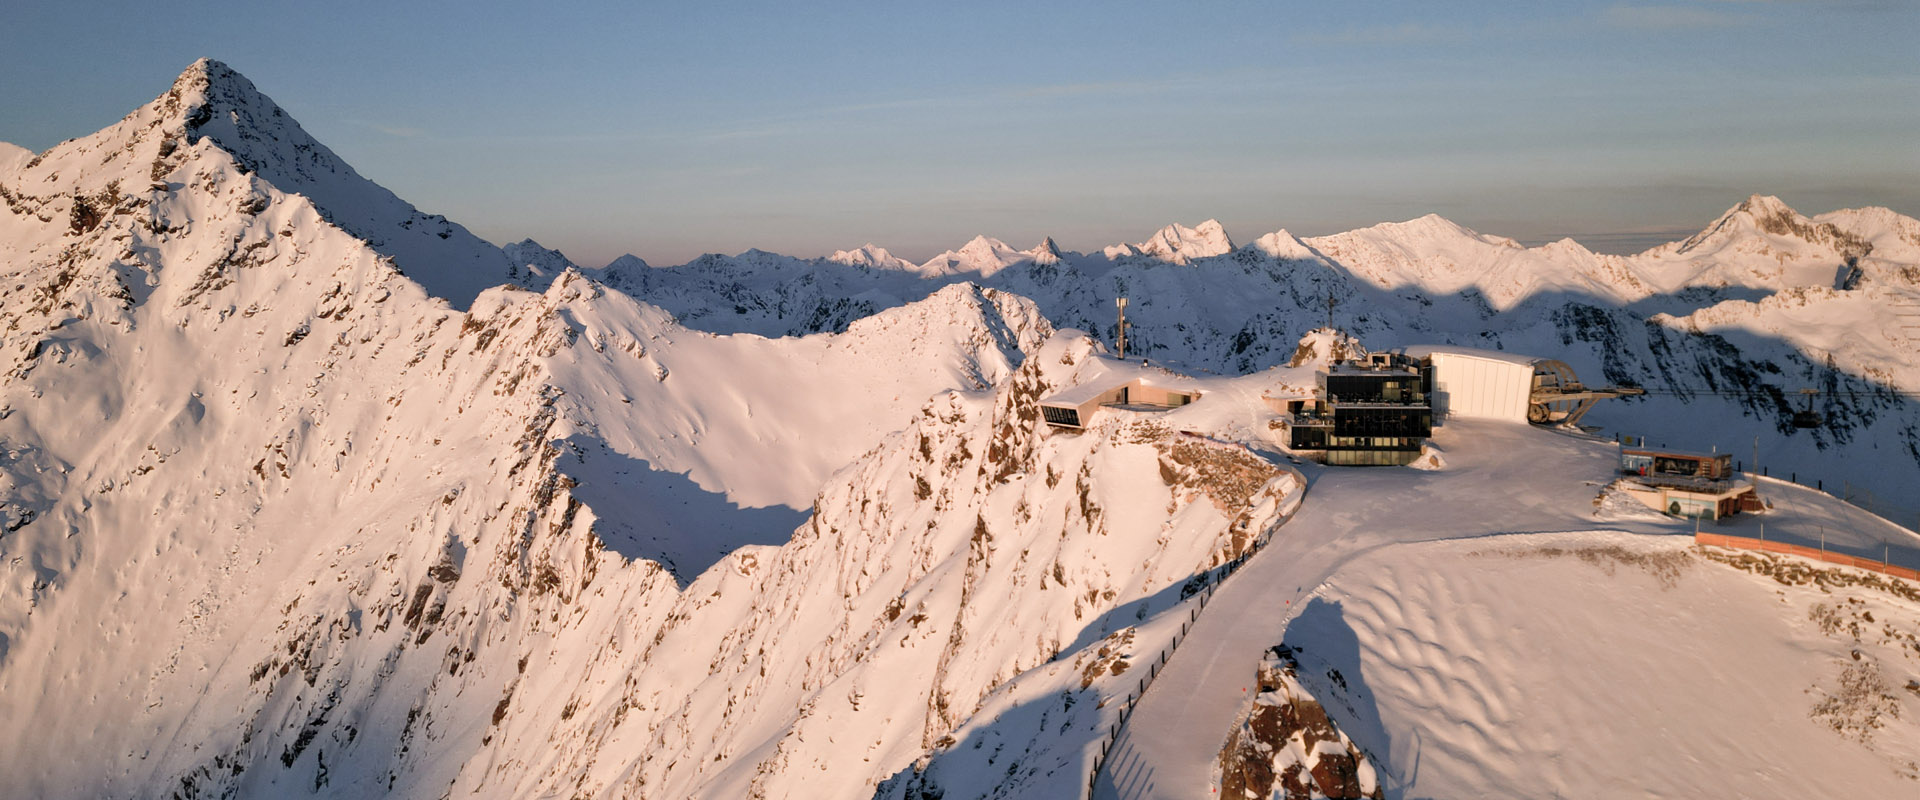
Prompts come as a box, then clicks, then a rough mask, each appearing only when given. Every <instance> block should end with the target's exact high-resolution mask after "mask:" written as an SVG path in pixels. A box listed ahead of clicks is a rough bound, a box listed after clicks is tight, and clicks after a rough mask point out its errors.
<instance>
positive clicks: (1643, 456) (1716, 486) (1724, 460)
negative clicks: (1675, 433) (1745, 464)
mask: <svg viewBox="0 0 1920 800" xmlns="http://www.w3.org/2000/svg"><path fill="white" fill-rule="evenodd" d="M1620 473H1621V474H1622V475H1624V476H1626V479H1625V480H1624V481H1622V482H1621V484H1620V486H1621V488H1622V489H1624V490H1625V491H1626V493H1627V494H1628V495H1631V496H1632V497H1633V498H1635V499H1637V500H1639V501H1640V502H1642V503H1645V504H1647V506H1648V507H1650V508H1654V509H1658V510H1660V511H1664V512H1666V513H1668V514H1672V515H1674V516H1676V517H1687V518H1690V519H1708V520H1719V519H1725V518H1727V517H1730V516H1733V515H1734V514H1738V513H1740V512H1742V511H1763V510H1765V509H1766V503H1765V502H1764V501H1763V500H1761V498H1760V495H1759V494H1758V493H1757V492H1755V491H1754V484H1753V481H1752V479H1741V478H1740V477H1739V476H1738V474H1737V473H1735V472H1734V471H1733V456H1732V455H1730V454H1727V453H1689V452H1685V451H1680V450H1657V449H1647V448H1636V447H1623V448H1621V449H1620Z"/></svg>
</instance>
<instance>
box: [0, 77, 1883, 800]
mask: <svg viewBox="0 0 1920 800" xmlns="http://www.w3.org/2000/svg"><path fill="white" fill-rule="evenodd" d="M0 201H4V210H0V272H3V273H4V274H3V275H0V308H4V312H5V326H4V329H0V797H49V798H64V797H130V798H148V797H155V798H158V797H168V798H236V797H239V798H256V797H284V796H307V795H314V796H325V797H353V798H359V797H369V796H395V797H422V798H441V797H470V796H479V797H636V798H637V797H647V798H747V797H751V798H901V799H903V800H904V799H905V798H916V799H919V800H929V799H930V798H945V800H959V798H985V797H1022V798H1061V797H1080V796H1086V795H1088V794H1091V795H1093V796H1098V797H1123V798H1151V797H1170V798H1171V797H1181V798H1184V797H1206V796H1214V795H1215V794H1217V793H1219V792H1221V791H1222V790H1223V789H1224V790H1231V791H1233V792H1237V793H1239V794H1241V795H1244V796H1249V797H1254V796H1274V797H1292V796H1302V797H1306V796H1325V795H1327V794H1329V793H1332V794H1335V795H1339V794H1359V795H1372V794H1378V795H1380V796H1385V797H1392V798H1400V797H1465V796H1516V797H1536V796H1547V795H1569V796H1591V797H1606V796H1633V797H1640V796H1650V795H1653V796H1704V795H1711V796H1723V795H1738V796H1744V797H1802V796H1809V795H1817V796H1861V797H1865V796H1882V797H1887V796H1902V795H1907V794H1913V793H1920V585H1915V584H1914V583H1911V582H1908V581H1904V580H1902V579H1899V578H1894V577H1888V576H1885V575H1881V574H1879V573H1874V572H1870V571H1866V570H1861V569H1855V568H1851V567H1840V566H1833V565H1830V564H1823V563H1818V562H1815V561H1810V560H1808V559H1803V558H1798V557H1794V556H1783V555H1776V554H1771V553H1755V552H1746V551H1736V550H1729V549H1722V548H1712V547H1696V546H1694V544H1693V539H1692V537H1691V534H1692V533H1693V523H1691V522H1687V523H1682V522H1680V521H1677V520H1672V519H1669V518H1667V517H1665V516H1663V515H1660V514H1657V513H1653V512H1651V511H1649V510H1646V509H1639V510H1635V509H1634V508H1630V507H1628V506H1626V505H1622V504H1621V503H1618V502H1615V500H1617V498H1614V497H1612V496H1610V495H1608V494H1607V493H1606V492H1605V491H1604V489H1605V488H1606V486H1607V484H1608V483H1609V482H1610V481H1611V480H1612V477H1613V473H1614V472H1615V453H1616V446H1615V445H1614V444H1613V443H1612V441H1611V440H1610V439H1606V438H1602V437H1596V436H1591V435H1587V434H1584V433H1581V432H1579V431H1573V430H1563V429H1545V428H1536V427H1532V426H1527V425H1522V424H1517V423H1515V424H1507V423H1495V422H1472V421H1465V420H1460V421H1449V422H1448V423H1447V424H1445V425H1444V426H1442V427H1441V428H1439V429H1438V430H1437V434H1436V437H1435V439H1434V442H1433V448H1434V451H1433V452H1434V457H1433V458H1431V459H1426V460H1424V463H1423V464H1422V466H1423V467H1424V468H1423V469H1406V468H1391V467H1383V468H1370V469H1360V468H1334V467H1322V466H1319V465H1315V464H1311V463H1304V462H1302V461H1300V460H1299V459H1297V458H1295V457H1293V456H1292V454H1290V453H1288V452H1287V451H1286V448H1285V447H1284V446H1283V443H1282V441H1281V438H1280V435H1279V433H1278V432H1277V431H1278V421H1277V417H1276V414H1275V412H1274V411H1273V409H1272V408H1270V407H1269V405H1268V404H1267V403H1266V402H1264V401H1263V396H1266V395H1278V394H1285V393H1286V392H1290V391H1298V390H1299V389H1300V388H1301V387H1306V386H1311V385H1312V384H1313V383H1314V381H1315V374H1316V372H1317V371H1320V370H1324V369H1325V368H1326V367H1327V366H1328V364H1329V358H1330V356H1331V353H1330V351H1331V350H1332V348H1331V347H1329V346H1328V345H1330V344H1331V341H1332V339H1331V336H1330V334H1329V333H1328V332H1327V331H1326V330H1325V328H1327V327H1328V325H1329V323H1330V322H1331V325H1332V326H1333V327H1335V328H1337V329H1339V330H1340V331H1342V332H1343V333H1344V334H1345V335H1347V336H1351V337H1354V338H1355V339H1357V340H1358V341H1359V342H1362V343H1364V344H1365V345H1367V346H1368V347H1372V348H1375V349H1383V348H1390V347H1398V346H1403V345H1413V344H1452V345H1465V346H1472V347H1478V348H1484V349H1494V350H1508V351H1513V352H1516V353H1525V354H1529V355H1534V356H1540V357H1548V358H1556V359H1560V360H1562V361H1565V362H1567V363H1568V364H1570V365H1572V367H1573V368H1574V369H1575V370H1576V371H1577V372H1578V373H1579V374H1580V375H1581V376H1582V377H1583V378H1585V379H1586V380H1587V382H1588V383H1590V384H1594V385H1600V384H1608V385H1624V386H1634V387H1640V388H1643V389H1645V390H1646V394H1645V395H1644V396H1641V397H1634V398H1625V399H1616V400H1608V401H1605V402H1604V403H1602V404H1601V406H1600V407H1599V408H1598V409H1597V410H1595V411H1594V412H1593V413H1592V414H1590V415H1589V416H1588V417H1587V418H1586V420H1585V421H1586V422H1587V423H1588V424H1591V425H1595V426H1599V427H1600V428H1602V429H1604V430H1605V431H1606V432H1607V433H1609V434H1610V433H1627V434H1632V435H1636V436H1645V437H1646V438H1647V439H1648V440H1649V441H1651V442H1657V443H1663V444H1667V445H1671V446H1673V447H1681V448H1689V449H1695V450H1702V451H1704V450H1709V449H1711V448H1718V449H1720V450H1722V451H1730V452H1733V453H1735V454H1737V455H1738V457H1740V458H1742V459H1743V460H1752V459H1756V458H1757V459H1759V461H1760V463H1761V464H1762V465H1763V466H1764V467H1766V469H1767V471H1769V472H1770V473H1771V475H1773V476H1775V477H1792V478H1795V479H1797V480H1798V481H1799V483H1801V484H1814V485H1816V486H1818V487H1820V488H1819V489H1816V488H1812V487H1802V486H1796V485H1794V484H1793V483H1791V482H1787V481H1768V482H1763V487H1762V488H1763V493H1764V494H1765V495H1766V496H1767V497H1768V498H1769V500H1770V501H1771V502H1772V503H1773V506H1774V507H1773V508H1772V509H1771V510H1769V511H1767V512H1765V513H1763V514H1758V515H1747V516H1742V517H1739V518H1736V519H1735V520H1734V521H1731V522H1728V523H1725V524H1723V525H1719V526H1715V527H1714V531H1715V532H1718V533H1726V534H1732V535H1737V536H1761V535H1764V536H1767V537H1769V538H1773V539H1784V540H1788V541H1793V542H1796V543H1800V544H1804V545H1808V546H1812V545H1813V544H1814V543H1816V542H1817V543H1818V544H1819V545H1820V546H1821V547H1822V548H1833V549H1835V550H1839V551H1845V552H1851V553H1854V554H1858V555H1873V556H1876V557H1880V558H1884V559H1888V560H1892V561H1894V562H1900V563H1906V564H1909V565H1920V536H1916V535H1915V534H1914V533H1913V532H1912V530H1911V529H1912V528H1913V527H1915V526H1916V524H1917V523H1920V499H1916V498H1920V488H1916V487H1920V399H1917V398H1920V395H1917V394H1916V393H1920V222H1916V221H1915V220H1914V219H1912V218H1909V217H1906V216H1902V215H1900V214H1898V213H1895V212H1893V211H1890V210H1888V209H1884V208H1866V209H1850V210H1841V211H1834V212H1830V213H1826V214H1821V215H1818V216H1814V217H1807V216H1803V215H1801V214H1800V213H1799V212H1797V211H1794V210H1793V209H1791V208H1789V207H1788V206H1786V205H1785V204H1784V203H1782V202H1781V201H1779V200H1778V199H1775V198H1772V197H1764V196H1754V197H1752V198H1749V199H1747V200H1745V201H1743V202H1740V203H1739V204H1738V205H1736V206H1735V207H1734V208H1732V209H1730V210H1729V211H1728V212H1727V213H1726V214H1725V215H1724V216H1723V217H1721V218H1720V219H1718V220H1715V221H1713V222H1712V223H1711V224H1710V225H1708V226H1707V227H1706V228H1705V229H1704V230H1703V231H1702V232H1701V233H1700V234H1698V235H1696V236H1693V237H1691V238H1689V239H1687V240H1685V241H1682V242H1676V243H1673V244H1669V245H1663V246H1661V247H1657V248H1654V249H1652V250H1649V251H1647V252H1645V253H1641V254H1638V255H1633V256H1611V255H1599V254H1595V253H1592V252H1590V251H1588V250H1586V249H1585V248H1583V247H1581V246H1580V245H1579V244H1577V243H1575V242H1573V241H1571V240H1565V241H1560V242H1555V243H1552V244H1547V245H1544V246H1541V247H1533V248H1528V247H1524V246H1522V245H1520V244H1518V243H1516V242H1514V241H1512V240H1509V239H1504V238H1501V237H1497V236H1489V235H1485V234H1480V233H1476V232H1474V231H1471V230H1467V229H1465V228H1463V227H1461V226H1459V225H1456V224H1454V223H1452V222H1449V221H1447V220H1445V219H1442V218H1440V217H1437V216H1428V217H1423V218H1420V219H1416V220H1411V221H1407V222H1399V223H1388V224H1382V225H1377V226H1374V227H1371V228H1365V229H1361V230H1356V231H1349V232H1346V233H1341V234H1336V235H1332V236H1325V237H1309V238H1299V237H1295V236H1293V235H1291V234H1289V233H1287V232H1286V231H1277V232H1274V233H1270V234H1267V235H1264V236H1261V237H1259V238H1257V239H1255V240H1254V241H1253V242H1252V243H1250V244H1245V245H1240V244H1236V243H1234V242H1233V241H1231V240H1230V239H1229V238H1228V236H1227V233H1226V231H1225V229H1224V228H1223V227H1222V226H1221V225H1220V224H1219V223H1217V222H1213V221H1208V222H1204V223H1201V224H1199V225H1197V226H1194V227H1186V226H1183V225H1171V226H1168V227H1167V228H1165V229H1163V230H1161V231H1158V232H1155V233H1153V234H1151V235H1150V236H1147V237H1146V238H1145V239H1144V240H1143V241H1141V242H1137V243H1125V244H1116V245H1113V246H1109V247H1105V248H1103V249H1102V250H1100V251H1099V252H1094V253H1078V252H1072V251H1067V250H1063V249H1061V247H1060V246H1059V245H1058V244H1057V243H1056V242H1054V241H1053V240H1051V239H1047V240H1044V241H1042V242H1040V243H1039V244H1038V245H1036V246H1035V247H1033V248H1031V249H1026V250H1021V249H1016V248H1015V247H1013V246H1011V245H1008V244H1006V243H1004V242H1001V241H998V240H995V239H992V238H989V237H985V236H981V237H976V238H974V239H973V240H971V241H969V242H968V243H967V244H965V245H964V246H962V247H960V248H959V249H956V250H953V251H949V252H946V253H942V254H940V255H938V256H935V257H934V258H932V259H929V260H928V261H926V262H924V263H920V264H915V263H912V262H910V261H907V260H905V259H902V258H900V257H898V256H896V255H894V254H893V253H891V252H889V251H888V250H886V249H885V248H883V247H880V246H878V245H874V244H867V245H865V246H862V247H859V248H856V249H853V250H845V251H840V252H836V253H834V254H833V255H832V256H830V257H826V258H818V259H805V258H795V257H790V256H783V255H778V254H773V253H766V252H762V251H757V250H754V251H748V252H745V253H742V254H739V255H737V256H723V255H709V256H704V257H701V258H699V259H696V260H694V261H692V262H690V263H688V264H684V265H680V266H671V267H653V266H649V265H647V264H646V263H645V262H643V261H641V260H640V259H638V258H634V257H631V256H626V257H622V258H620V259H616V260H615V261H614V262H613V263H610V264H608V265H606V266H604V267H599V268H588V267H582V266H580V265H576V264H574V263H572V262H570V261H569V260H568V259H567V258H566V257H565V256H564V255H562V254H561V253H558V252H556V251H553V250H550V249H547V248H545V247H542V246H541V245H539V244H538V243H535V242H533V241H531V240H527V241H522V242H518V243H515V244H510V245H507V246H505V247H497V246H494V245H492V244H489V243H487V242H485V241H483V240H481V239H480V238H478V237H476V236H474V235H473V234H472V233H470V232H468V231H467V230H466V229H465V228H463V227H461V226H460V225H458V224H456V223H453V222H451V221H448V220H446V219H444V218H442V217H439V216H435V215H431V214H427V213H423V212H421V211H419V210H418V209H415V208H414V207H413V206H411V205H409V204H408V203H407V202H405V201H404V200H401V199H400V198H398V197H396V196H394V195H393V194H392V193H391V192H389V191H387V190H386V189H384V188H382V187H380V186H379V185H377V184H375V183H373V182H372V181H369V180H367V179H366V178H364V177H362V176H360V175H359V174H358V173H357V172H355V171H354V169H353V168H352V167H350V166H348V165H347V164H346V163H345V162H343V161H342V160H341V159H340V158H338V157H337V156H336V155H335V154H334V153H333V152H332V151H330V150H328V149H327V148H326V147H325V146H324V145H322V144H320V143H319V142H316V141H314V140H313V139H312V138H311V137H310V136H308V135H307V134H306V133H305V132H304V131H302V130H301V128H300V126H299V125H298V124H297V123H296V122H294V120H293V118H292V117H291V116H290V115H288V114H287V112H285V111H284V110H282V109H281V108H280V107H279V106H278V105H276V104H275V103H273V101H271V100H270V99H268V98H267V97H266V96H265V95H263V94H261V93H260V92H259V91H258V90H256V89H255V87H254V86H253V85H252V84H251V83H250V82H248V81H247V80H246V79H245V78H244V77H242V76H240V75H239V74H237V73H235V72H234V71H233V70H231V69H229V68H227V67H226V66H225V65H222V64H220V63H218V62H215V61H210V60H202V61H200V62H197V63H195V64H193V65H192V66H190V67H189V68H188V69H187V70H186V71H185V72H184V73H183V74H181V75H180V76H179V78H178V79H177V80H176V81H175V82H174V84H173V86H172V87H171V88H169V89H168V90H167V91H166V92H165V93H164V94H162V95H161V96H160V97H158V98H156V99H155V100H154V101H153V102H151V103H149V104H147V105H145V106H143V107H141V108H139V109H136V110H135V111H133V112H132V113H131V114H129V115H127V117H126V118H124V119H123V120H121V121H120V122H118V123H116V124H114V125H112V126H110V127H108V128H106V129H104V130H102V131H100V132H98V133H95V134H92V135H90V136H86V137H83V138H79V139H73V140H69V141H66V142H63V143H61V144H59V145H57V146H55V147H53V148H51V149H49V150H47V151H46V152H44V153H38V154H35V153H31V152H28V151H26V150H23V149H21V148H17V147H13V146H12V145H4V144H0ZM1123 296H1124V297H1127V298H1129V299H1130V301H1131V305H1130V307H1129V308H1128V316H1129V322H1130V323H1131V325H1130V330H1129V331H1128V349H1129V352H1130V354H1131V355H1134V356H1135V357H1136V359H1137V358H1138V357H1141V356H1144V357H1145V358H1146V360H1147V362H1148V364H1150V366H1143V365H1140V364H1139V363H1137V362H1129V363H1126V364H1121V363H1120V362H1118V361H1116V360H1115V359H1114V358H1112V357H1111V356H1110V355H1109V354H1108V348H1107V344H1106V343H1107V342H1110V341H1111V340H1112V339H1113V335H1114V333H1115V331H1114V322H1113V316H1112V315H1113V308H1114V300H1115V298H1117V297H1123ZM1329 301H1331V311H1330V310H1329ZM1330 318H1331V319H1330ZM1121 368H1125V369H1128V370H1137V371H1139V372H1140V373H1141V374H1149V373H1151V374H1154V375H1165V376H1166V377H1167V378H1168V379H1170V380H1179V381H1184V382H1186V384H1187V385H1191V386H1193V387H1195V389H1196V390H1197V391H1198V392H1199V396H1200V398H1201V399H1200V400H1198V401H1197V402H1194V403H1192V404H1190V405H1186V406H1182V407H1179V408H1175V409H1173V410H1169V411H1157V412H1156V411H1149V410H1142V409H1136V408H1127V407H1116V408H1106V409H1102V410H1100V411H1099V412H1097V413H1096V414H1095V415H1094V416H1093V417H1092V418H1091V419H1090V420H1088V421H1087V425H1086V427H1085V429H1084V430H1081V431H1064V430H1055V429H1051V428H1049V427H1048V425H1047V424H1046V423H1045V422H1044V421H1043V420H1042V414H1041V411H1040V401H1041V399H1042V398H1044V397H1046V396H1048V395H1051V394H1053V393H1055V392H1058V391H1061V390H1064V389H1067V388H1069V387H1072V386H1075V385H1076V384H1079V383H1082V382H1084V381H1087V380H1091V379H1097V378H1101V377H1102V376H1106V375H1109V374H1111V373H1113V372H1114V371H1115V370H1118V369H1121ZM1806 388H1810V389H1815V390H1817V392H1818V393H1817V394H1813V395H1802V394H1801V393H1800V390H1801V389H1806ZM1807 403H1811V406H1812V409H1813V410H1814V411H1815V412H1816V413H1817V414H1818V415H1819V417H1820V423H1821V424H1820V425H1818V426H1817V427H1813V428H1802V427H1797V426H1796V425H1795V412H1797V411H1802V410H1804V409H1805V408H1806V407H1807V406H1806V405H1805V404H1807ZM1749 466H1751V465H1749ZM1843 498H1844V499H1843ZM1848 500H1851V502H1848ZM1871 512H1877V514H1878V516H1876V515H1875V513H1871ZM1889 520H1891V521H1889ZM1903 526H1904V527H1903ZM1903 559H1904V561H1903ZM1176 642H1177V643H1178V646H1177V647H1174V646H1173V645H1174V643H1176ZM1096 765H1097V766H1098V769H1096Z"/></svg>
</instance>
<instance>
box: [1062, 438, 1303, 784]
mask: <svg viewBox="0 0 1920 800" xmlns="http://www.w3.org/2000/svg"><path fill="white" fill-rule="evenodd" d="M1182 433H1186V432H1185V431H1183V432H1182ZM1187 435H1190V436H1194V437H1195V438H1200V439H1205V440H1206V441H1207V442H1209V443H1211V444H1216V445H1221V446H1225V447H1235V448H1238V449H1241V450H1247V451H1248V452H1252V450H1251V449H1249V448H1247V447H1246V446H1245V445H1241V444H1235V443H1231V442H1222V441H1220V440H1218V439H1212V438H1210V437H1204V436H1200V435H1198V434H1187ZM1283 469H1285V470H1286V472H1287V473H1288V474H1290V475H1292V476H1293V480H1294V481H1295V483H1296V484H1297V485H1299V487H1300V492H1301V495H1302V497H1301V500H1300V502H1305V496H1304V495H1305V493H1306V490H1307V481H1306V476H1304V475H1301V474H1300V472H1299V471H1298V470H1295V469H1291V468H1284V467H1283ZM1281 502H1282V503H1285V502H1286V500H1285V498H1282V499H1281ZM1299 510H1300V503H1295V504H1294V507H1293V509H1292V510H1286V509H1284V508H1283V509H1282V513H1281V515H1280V516H1279V517H1278V518H1277V519H1275V520H1274V521H1273V523H1272V524H1269V525H1268V526H1267V527H1266V528H1265V529H1264V530H1262V531H1261V532H1260V535H1259V536H1257V537H1255V538H1254V540H1253V544H1252V545H1251V546H1249V547H1248V548H1247V550H1246V551H1245V552H1243V553H1241V554H1240V555H1239V556H1236V557H1234V558H1233V559H1232V560H1229V561H1228V562H1227V563H1225V564H1222V565H1220V566H1219V567H1216V568H1214V569H1211V570H1208V571H1206V572H1202V573H1200V574H1199V575H1196V576H1194V577H1193V578H1192V579H1190V580H1188V581H1187V584H1186V585H1185V586H1182V587H1181V590H1180V592H1181V598H1180V599H1181V601H1182V602H1185V601H1186V600H1187V599H1188V598H1191V597H1195V596H1198V597H1199V598H1200V601H1199V602H1198V603H1197V604H1195V605H1194V607H1193V608H1192V609H1190V610H1189V611H1188V612H1187V619H1186V621H1185V622H1182V623H1180V630H1179V632H1178V633H1175V634H1174V635H1173V638H1172V639H1170V640H1169V641H1168V642H1167V644H1166V646H1165V647H1162V648H1161V649H1160V654H1159V655H1158V656H1156V657H1155V658H1154V660H1153V662H1152V663H1151V664H1149V665H1148V666H1147V674H1145V675H1142V676H1140V678H1139V680H1138V682H1137V683H1136V684H1135V686H1134V690H1133V691H1131V692H1128V693H1127V698H1126V700H1124V701H1122V703H1121V705H1120V714H1119V716H1118V717H1116V718H1115V719H1114V721H1113V722H1112V723H1111V724H1110V725H1108V726H1107V731H1106V733H1105V734H1103V735H1102V736H1101V739H1100V752H1099V753H1097V754H1095V755H1094V757H1093V764H1092V766H1091V767H1090V768H1089V769H1088V770H1087V787H1086V788H1087V791H1086V794H1085V795H1084V797H1085V798H1086V799H1087V800H1092V798H1093V793H1094V787H1095V786H1096V785H1098V784H1099V782H1100V770H1102V769H1104V768H1106V765H1107V757H1108V756H1109V755H1111V753H1112V749H1113V745H1114V743H1115V742H1117V741H1119V739H1120V732H1121V731H1122V730H1125V729H1126V726H1127V721H1128V720H1130V719H1132V718H1133V709H1134V707H1135V706H1137V705H1139V703H1140V699H1141V698H1142V697H1145V696H1146V694H1147V690H1148V689H1150V688H1153V681H1154V679H1155V678H1158V677H1160V671H1161V667H1164V666H1166V664H1167V659H1169V658H1172V657H1173V653H1174V651H1175V650H1177V649H1179V647H1180V645H1181V643H1183V642H1185V641H1186V639H1187V634H1188V633H1189V632H1191V631H1192V630H1193V626H1194V625H1197V624H1199V622H1200V612H1202V611H1205V610H1206V608H1207V603H1208V602H1209V601H1211V600H1212V599H1213V594H1214V592H1215V591H1217V590H1218V589H1219V588H1220V584H1222V583H1225V582H1226V580H1227V578H1230V577H1232V576H1233V574H1234V573H1235V572H1238V571H1239V570H1240V568H1241V567H1242V566H1244V565H1245V564H1246V563H1247V561H1248V560H1250V559H1252V558H1253V557H1254V556H1256V555H1258V554H1259V553H1260V551H1261V550H1263V549H1265V548H1266V546H1267V545H1268V544H1270V543H1272V541H1273V534H1274V532H1275V531H1277V530H1279V529H1280V527H1281V526H1283V525H1285V524H1287V521H1288V520H1291V519H1293V514H1294V513H1295V512H1297V511H1299Z"/></svg>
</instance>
